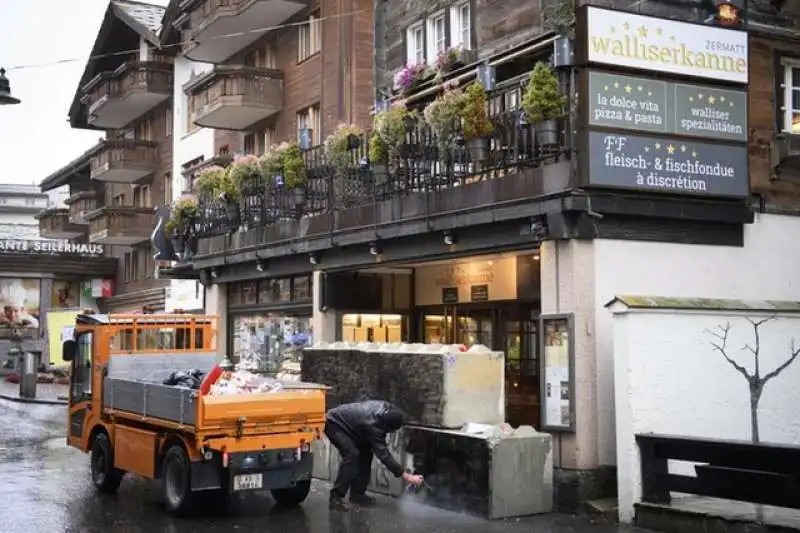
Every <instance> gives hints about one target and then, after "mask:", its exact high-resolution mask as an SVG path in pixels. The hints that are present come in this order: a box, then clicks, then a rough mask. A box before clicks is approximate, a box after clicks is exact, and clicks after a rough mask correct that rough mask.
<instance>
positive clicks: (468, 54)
mask: <svg viewBox="0 0 800 533" xmlns="http://www.w3.org/2000/svg"><path fill="white" fill-rule="evenodd" d="M476 56H477V54H476V53H475V51H474V50H464V49H463V48H461V47H458V46H455V47H449V48H445V49H444V50H442V51H441V52H439V53H438V54H436V61H435V62H434V68H435V69H436V75H437V76H438V77H440V78H441V77H442V76H444V75H445V74H447V73H448V72H452V71H454V70H456V69H457V68H461V67H463V66H464V65H468V64H470V63H473V62H474V61H475V59H476Z"/></svg>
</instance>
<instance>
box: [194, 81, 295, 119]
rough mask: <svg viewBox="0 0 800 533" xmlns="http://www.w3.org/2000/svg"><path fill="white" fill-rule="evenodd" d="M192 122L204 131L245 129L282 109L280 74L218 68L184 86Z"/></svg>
mask: <svg viewBox="0 0 800 533" xmlns="http://www.w3.org/2000/svg"><path fill="white" fill-rule="evenodd" d="M184 91H185V92H186V94H188V95H189V112H190V113H191V114H192V122H194V123H195V124H197V125H198V126H202V127H204V128H214V129H223V130H245V129H247V128H249V127H250V126H252V125H253V124H255V123H256V122H259V121H261V120H264V119H265V118H268V117H270V116H272V115H274V114H275V113H278V112H280V111H281V109H282V108H283V73H282V72H281V71H279V70H273V69H262V68H249V67H217V68H215V69H214V70H212V71H211V72H209V73H207V74H204V75H202V76H199V77H198V78H196V79H194V80H192V81H190V82H189V83H187V84H186V85H185V86H184Z"/></svg>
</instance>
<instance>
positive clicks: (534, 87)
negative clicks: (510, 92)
mask: <svg viewBox="0 0 800 533" xmlns="http://www.w3.org/2000/svg"><path fill="white" fill-rule="evenodd" d="M566 102H567V99H566V97H565V96H564V95H561V94H559V86H558V78H557V77H556V75H555V73H554V72H553V69H551V68H550V66H549V65H548V64H547V63H545V62H543V61H540V62H538V63H536V66H535V67H534V68H533V70H532V71H531V75H530V79H529V82H528V87H527V88H526V89H525V94H524V95H523V96H522V110H523V112H524V113H525V117H526V118H527V120H528V122H529V123H530V124H533V127H534V131H535V132H536V139H537V141H538V142H539V144H542V145H547V146H552V145H554V144H558V124H557V122H556V120H555V119H556V118H558V117H561V116H563V115H564V105H565V104H566Z"/></svg>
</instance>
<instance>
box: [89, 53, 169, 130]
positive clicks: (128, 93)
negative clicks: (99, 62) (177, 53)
mask: <svg viewBox="0 0 800 533" xmlns="http://www.w3.org/2000/svg"><path fill="white" fill-rule="evenodd" d="M82 91H83V93H84V95H83V98H81V103H82V104H84V105H86V106H88V109H87V114H88V116H89V118H88V123H89V125H90V126H93V127H95V128H99V129H121V128H124V127H125V126H127V125H128V124H130V123H131V122H133V121H134V120H136V119H137V118H139V117H141V116H142V115H144V114H145V113H147V112H148V111H150V110H151V109H153V108H154V107H155V106H157V105H158V104H160V103H162V102H164V101H166V100H167V99H168V98H169V97H170V96H171V95H172V67H171V65H168V64H165V63H156V62H139V61H131V62H128V63H124V64H123V65H122V66H120V67H119V68H118V69H116V70H114V71H112V72H102V73H100V74H98V75H97V76H95V77H94V78H93V79H92V80H91V81H89V83H87V84H86V85H84V86H83V87H82Z"/></svg>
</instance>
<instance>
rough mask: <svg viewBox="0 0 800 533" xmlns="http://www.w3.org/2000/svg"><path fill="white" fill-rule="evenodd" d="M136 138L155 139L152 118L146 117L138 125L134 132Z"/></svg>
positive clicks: (143, 139)
mask: <svg viewBox="0 0 800 533" xmlns="http://www.w3.org/2000/svg"><path fill="white" fill-rule="evenodd" d="M134 136H135V138H137V139H139V140H142V141H152V140H153V125H152V124H151V123H150V119H149V118H148V119H145V120H143V121H141V122H140V123H138V124H137V125H136V131H135V133H134Z"/></svg>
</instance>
